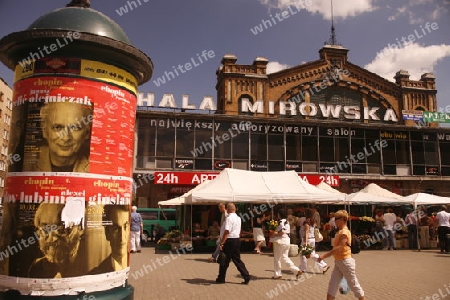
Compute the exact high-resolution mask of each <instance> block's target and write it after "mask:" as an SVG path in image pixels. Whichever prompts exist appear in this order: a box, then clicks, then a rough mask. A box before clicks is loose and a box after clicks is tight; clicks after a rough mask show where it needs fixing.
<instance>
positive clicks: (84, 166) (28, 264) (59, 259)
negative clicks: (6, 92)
mask: <svg viewBox="0 0 450 300" xmlns="http://www.w3.org/2000/svg"><path fill="white" fill-rule="evenodd" d="M69 61H70V63H69ZM65 65H66V67H64V66H65ZM30 70H31V71H30ZM21 71H22V73H20V72H21ZM18 73H19V74H18ZM135 87H136V81H135V79H134V77H132V76H131V74H129V73H127V72H126V71H124V70H121V69H119V68H117V67H114V66H110V65H106V64H103V63H99V62H95V61H89V60H82V59H66V60H65V59H63V58H60V59H55V58H44V59H42V60H38V61H36V62H35V63H34V64H33V66H32V67H29V68H27V71H26V72H24V71H23V70H21V68H18V69H16V82H15V84H14V94H13V110H12V117H11V126H12V128H14V129H13V130H12V132H14V133H13V134H12V135H11V141H10V147H9V157H10V158H11V159H10V161H9V166H8V175H7V179H6V182H7V184H6V192H5V201H4V222H3V229H2V231H1V237H0V272H1V275H6V276H7V277H4V278H3V279H1V280H0V288H1V287H2V280H8V279H10V280H13V279H14V280H15V279H16V278H21V280H22V281H21V282H22V283H23V288H24V290H27V289H28V292H29V293H32V291H33V285H36V287H38V288H37V289H40V290H44V291H45V290H46V285H47V288H48V292H47V293H46V294H45V295H56V294H58V293H62V292H61V290H63V289H64V285H67V282H70V285H71V287H72V288H73V289H79V290H83V289H84V290H85V291H93V290H94V291H95V290H102V289H109V288H111V286H118V285H120V284H122V283H123V282H125V280H126V278H127V271H128V270H129V251H128V247H129V234H130V232H129V230H130V226H129V222H130V204H131V201H132V199H131V198H132V188H133V182H132V162H133V147H134V122H135V109H136V90H135ZM105 274H109V275H108V276H105ZM86 275H92V276H90V278H89V282H90V284H88V285H89V286H86V283H82V280H80V278H79V276H86ZM5 278H6V279H5ZM77 278H78V279H77ZM106 278H108V279H106ZM61 280H62V281H61ZM111 280H112V281H111ZM83 284H84V286H81V285H83ZM77 285H80V286H77ZM52 286H53V287H52ZM58 291H59V292H58Z"/></svg>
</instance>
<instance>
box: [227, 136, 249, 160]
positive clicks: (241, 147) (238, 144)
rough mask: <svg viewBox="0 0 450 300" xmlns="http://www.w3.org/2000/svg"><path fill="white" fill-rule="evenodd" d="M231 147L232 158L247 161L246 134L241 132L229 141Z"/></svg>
mask: <svg viewBox="0 0 450 300" xmlns="http://www.w3.org/2000/svg"><path fill="white" fill-rule="evenodd" d="M231 143H232V145H233V158H238V159H248V133H247V132H242V133H240V134H238V135H237V136H235V137H234V138H233V140H232V141H231Z"/></svg>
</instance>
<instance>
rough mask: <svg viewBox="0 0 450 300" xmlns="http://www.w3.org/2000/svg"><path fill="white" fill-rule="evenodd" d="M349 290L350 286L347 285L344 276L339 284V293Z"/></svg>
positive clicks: (345, 292)
mask: <svg viewBox="0 0 450 300" xmlns="http://www.w3.org/2000/svg"><path fill="white" fill-rule="evenodd" d="M349 291H350V288H349V287H348V283H347V280H346V279H345V278H342V280H341V283H340V284H339V293H341V294H343V295H345V294H347V293H348V292H349Z"/></svg>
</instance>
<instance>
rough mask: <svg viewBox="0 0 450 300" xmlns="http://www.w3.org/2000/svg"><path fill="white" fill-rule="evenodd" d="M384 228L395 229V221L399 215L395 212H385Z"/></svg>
mask: <svg viewBox="0 0 450 300" xmlns="http://www.w3.org/2000/svg"><path fill="white" fill-rule="evenodd" d="M383 217H384V229H387V230H394V223H395V221H396V220H397V216H396V215H395V214H394V213H385V214H384V216H383Z"/></svg>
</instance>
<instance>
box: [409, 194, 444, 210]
mask: <svg viewBox="0 0 450 300" xmlns="http://www.w3.org/2000/svg"><path fill="white" fill-rule="evenodd" d="M405 199H407V200H408V201H410V202H411V203H413V204H414V207H417V206H418V205H446V204H450V198H449V197H440V196H436V195H432V194H426V193H416V194H412V195H409V196H406V197H405Z"/></svg>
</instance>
